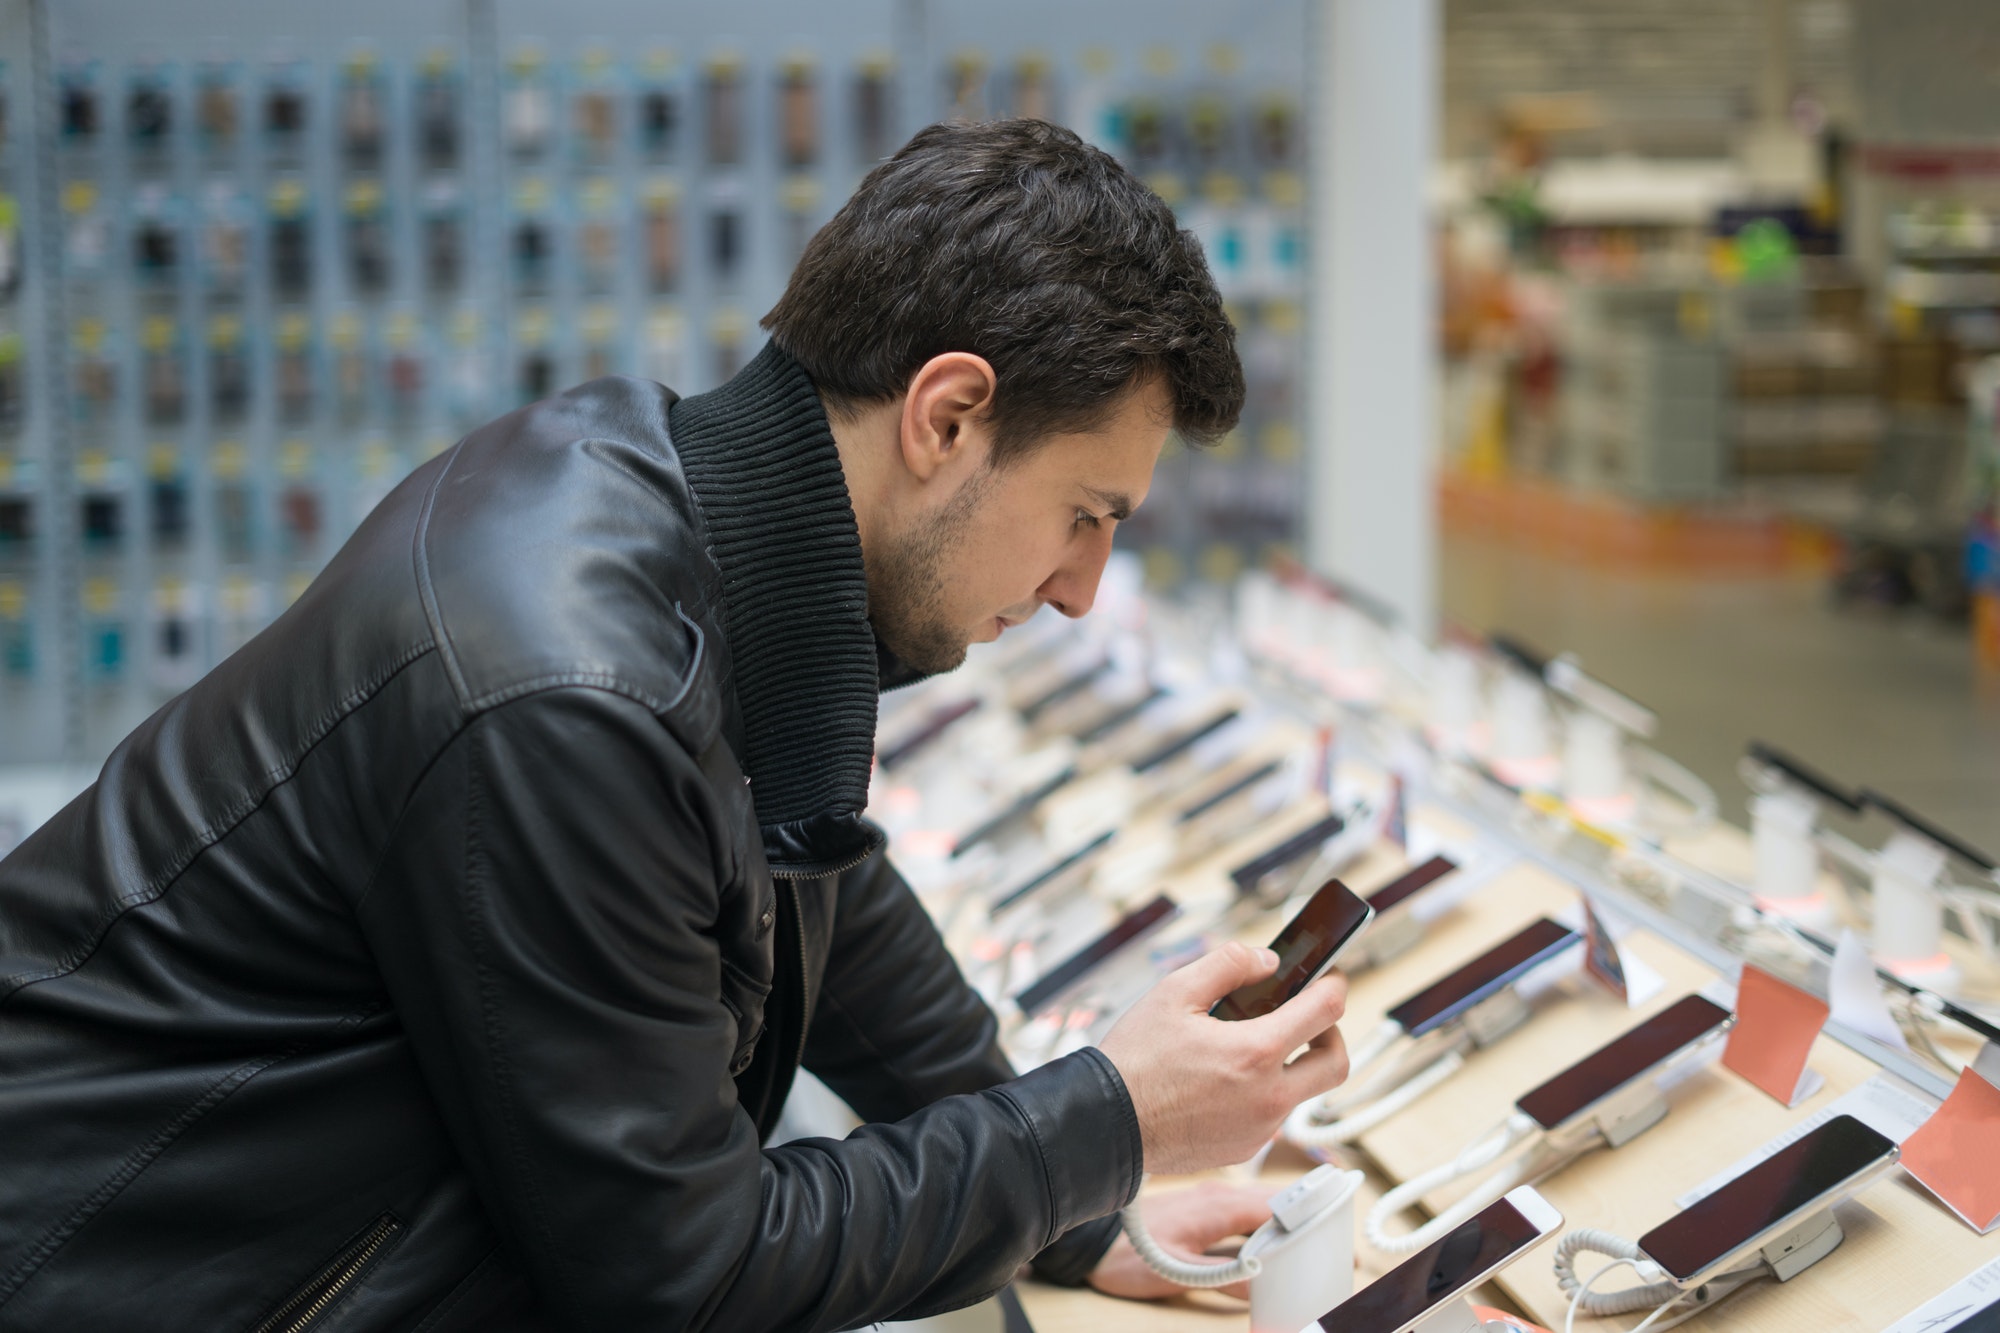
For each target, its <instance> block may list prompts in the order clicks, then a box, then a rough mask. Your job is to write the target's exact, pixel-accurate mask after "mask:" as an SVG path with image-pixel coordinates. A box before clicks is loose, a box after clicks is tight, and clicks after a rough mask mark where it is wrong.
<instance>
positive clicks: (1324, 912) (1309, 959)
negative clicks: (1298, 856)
mask: <svg viewBox="0 0 2000 1333" xmlns="http://www.w3.org/2000/svg"><path fill="white" fill-rule="evenodd" d="M1374 918H1375V909H1374V908H1372V907H1370V906H1369V905H1368V904H1367V903H1365V902H1363V901H1362V900H1361V899H1360V898H1359V897H1358V896H1357V895H1356V894H1355V893H1354V891H1353V890H1352V889H1350V888H1348V887H1347V886H1346V885H1345V884H1342V883H1341V882H1340V881H1339V880H1337V879H1330V880H1328V881H1327V882H1326V883H1324V884H1322V885H1320V887H1319V892H1317V893H1315V894H1313V896H1312V897H1311V898H1310V899H1308V900H1307V902H1306V905H1305V906H1304V907H1302V908H1300V909H1299V914H1298V915H1297V916H1295V917H1293V918H1292V919H1291V920H1290V921H1289V922H1287V923H1286V924H1285V928H1284V929H1283V930H1281V931H1279V932H1278V938H1276V939H1274V940H1272V941H1271V952H1273V953H1275V954H1277V955H1278V970H1277V971H1276V972H1273V973H1272V974H1271V975H1270V976H1268V977H1266V978H1264V980H1262V981H1253V982H1251V983H1250V984H1249V985H1247V986H1239V987H1238V988H1237V989H1235V990H1233V991H1231V992H1229V994H1227V995H1225V996H1223V997H1222V998H1221V999H1219V1000H1217V1001H1216V1002H1215V1007H1214V1008H1212V1009H1210V1010H1209V1011H1208V1012H1209V1013H1210V1014H1212V1015H1214V1016H1215V1017H1216V1018H1227V1019H1239V1018H1259V1017H1261V1016H1263V1015H1265V1014H1268V1013H1270V1012H1271V1011H1272V1010H1273V1009H1276V1008H1277V1007H1278V1006H1279V1005H1281V1004H1283V1003H1284V1002H1285V1001H1286V1000H1289V999H1291V998H1292V997H1293V996H1294V995H1297V994H1298V993H1299V992H1300V991H1302V990H1304V989H1305V988H1306V987H1307V986H1310V985H1311V984H1312V983H1313V982H1314V981H1316V980H1318V979H1319V978H1320V977H1322V976H1325V975H1326V971H1327V969H1328V968H1330V967H1332V966H1333V963H1334V960H1335V959H1336V958H1338V957H1340V951H1341V950H1342V949H1344V948H1346V947H1347V946H1348V944H1349V943H1351V942H1352V941H1353V940H1354V937H1355V936H1357V935H1359V934H1360V933H1361V930H1362V927H1364V926H1366V925H1367V924H1368V923H1369V922H1370V921H1372V920H1374Z"/></svg>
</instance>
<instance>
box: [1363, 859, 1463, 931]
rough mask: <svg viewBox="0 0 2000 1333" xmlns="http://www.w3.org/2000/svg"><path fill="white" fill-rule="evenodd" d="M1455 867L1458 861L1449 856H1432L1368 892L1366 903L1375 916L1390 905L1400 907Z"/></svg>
mask: <svg viewBox="0 0 2000 1333" xmlns="http://www.w3.org/2000/svg"><path fill="white" fill-rule="evenodd" d="M1456 869H1458V862H1456V861H1454V860H1452V859H1451V858H1450V857H1449V856H1433V857H1432V858H1431V859H1430V860H1428V861H1426V862H1424V863H1423V864H1422V865H1420V866H1417V867H1415V868H1414V869H1411V870H1406V871H1404V872H1403V873H1402V874H1401V875H1398V876H1397V877H1396V878H1395V879H1392V880H1390V881H1389V882H1388V883H1387V884H1384V885H1383V886H1382V887H1381V888H1379V889H1377V890H1375V892H1373V893H1371V894H1369V895H1368V905H1369V906H1370V907H1372V908H1374V909H1375V914H1376V915H1377V916H1380V915H1381V914H1382V913H1384V912H1386V911H1388V910H1389V909H1390V908H1392V907H1401V906H1402V905H1403V904H1404V903H1406V902H1408V901H1409V900H1410V899H1412V898H1414V897H1416V896H1417V895H1418V894H1419V893H1421V892H1423V891H1424V890H1425V889H1428V888H1429V887H1430V886H1431V885H1433V884H1435V883H1437V882H1438V881H1439V880H1441V879H1443V878H1444V877H1445V876H1446V875H1449V874H1450V873H1451V872H1452V871H1454V870H1456Z"/></svg>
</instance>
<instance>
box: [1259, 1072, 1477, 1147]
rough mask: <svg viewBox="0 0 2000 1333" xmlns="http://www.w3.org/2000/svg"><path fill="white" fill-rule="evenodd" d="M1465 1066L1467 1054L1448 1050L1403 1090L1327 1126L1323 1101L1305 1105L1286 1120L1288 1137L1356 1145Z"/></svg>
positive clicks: (1305, 1142) (1305, 1143) (1303, 1142)
mask: <svg viewBox="0 0 2000 1333" xmlns="http://www.w3.org/2000/svg"><path fill="white" fill-rule="evenodd" d="M1464 1064H1465V1057H1464V1056H1463V1055H1461V1054H1460V1053H1459V1052H1457V1051H1447V1052H1445V1053H1444V1055H1442V1056H1440V1057H1439V1058H1438V1059H1437V1060H1434V1061H1433V1062H1431V1064H1430V1065H1429V1066H1427V1067H1426V1068H1425V1069H1424V1070H1423V1072H1421V1073H1419V1074H1418V1075H1417V1076H1416V1077H1414V1078H1412V1079H1410V1080H1409V1081H1408V1082H1406V1083H1404V1084H1402V1085H1401V1086H1400V1087H1398V1088H1396V1089H1394V1090H1393V1091H1391V1092H1387V1093H1384V1094H1383V1095H1382V1096H1380V1097H1378V1098H1376V1099H1375V1100H1374V1101H1372V1102H1368V1103H1366V1104H1364V1105H1363V1106H1362V1107H1361V1109H1359V1110H1357V1111H1353V1112H1351V1113H1349V1114H1347V1115H1344V1116H1342V1117H1341V1118H1340V1119H1338V1120H1335V1121H1333V1122H1332V1123H1330V1124H1328V1123H1323V1122H1321V1120H1320V1119H1319V1115H1320V1113H1321V1107H1320V1101H1319V1099H1317V1098H1315V1099H1314V1100H1312V1101H1309V1102H1305V1103H1302V1104H1301V1105H1299V1106H1297V1107H1295V1108H1294V1109H1293V1111H1292V1113H1291V1114H1290V1115H1289V1116H1287V1117H1285V1129H1284V1134H1285V1138H1286V1139H1288V1140H1290V1141H1291V1142H1292V1143H1294V1144H1296V1145H1298V1146H1299V1147H1301V1148H1332V1147H1336V1146H1338V1145H1340V1144H1343V1143H1352V1142H1353V1141H1354V1140H1355V1139H1357V1138H1359V1137H1360V1136H1361V1135H1363V1134H1366V1133H1367V1132H1368V1131H1369V1130H1371V1129H1373V1128H1375V1127H1376V1126H1377V1125H1379V1124H1381V1123H1382V1122H1383V1121H1385V1120H1387V1119H1388V1118H1389V1117H1390V1116H1393V1115H1395V1114H1396V1113H1397V1112H1399V1111H1401V1110H1402V1109H1403V1108H1404V1107H1406V1106H1408V1105H1409V1104H1410V1103H1411V1102H1414V1101H1416V1100H1417V1098H1419V1097H1421V1096H1423V1095H1424V1094H1425V1093H1427V1092H1429V1091H1430V1090H1431V1089H1432V1088H1434V1087H1436V1086H1437V1085H1438V1084H1440V1083H1442V1082H1444V1081H1445V1080H1446V1079H1448V1078H1450V1077H1451V1076H1452V1075H1453V1074H1456V1073H1457V1072H1458V1071H1459V1069H1460V1067H1461V1066H1463V1065H1464Z"/></svg>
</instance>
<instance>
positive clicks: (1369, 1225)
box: [1362, 1078, 1667, 1255]
mask: <svg viewBox="0 0 2000 1333" xmlns="http://www.w3.org/2000/svg"><path fill="white" fill-rule="evenodd" d="M1666 1114H1667V1099H1666V1098H1665V1097H1664V1096H1663V1095H1662V1094H1661V1092H1660V1090H1659V1086H1658V1084H1657V1083H1656V1082H1655V1081H1654V1080H1653V1079H1651V1078H1642V1079H1639V1080H1636V1081H1635V1082H1634V1083H1633V1084H1632V1085H1631V1086H1628V1087H1625V1088H1621V1089H1620V1090H1619V1091H1617V1092H1615V1093H1612V1094H1611V1095H1610V1096H1607V1097H1605V1098H1603V1099H1602V1100H1601V1101H1599V1102H1598V1104H1597V1106H1596V1108H1595V1109H1594V1110H1593V1112H1592V1113H1591V1114H1590V1115H1589V1116H1588V1117H1585V1118H1583V1119H1581V1120H1579V1121H1578V1122H1577V1123H1576V1124H1574V1125H1562V1126H1558V1127H1557V1128H1556V1129H1554V1130H1548V1131H1544V1130H1542V1129H1541V1128H1540V1127H1539V1126H1538V1125H1536V1124H1535V1122H1534V1120H1533V1119H1531V1118H1530V1117H1529V1116H1528V1115H1527V1114H1526V1113H1524V1112H1521V1111H1515V1112H1513V1113H1511V1114H1510V1115H1509V1116H1508V1117H1507V1119H1506V1120H1504V1121H1502V1122H1501V1123H1500V1124H1498V1125H1496V1126H1494V1127H1493V1128H1492V1129H1490V1130H1488V1131H1487V1132H1486V1133H1484V1134H1482V1135H1480V1136H1479V1137H1478V1138H1477V1139H1474V1140H1473V1141H1472V1142H1471V1143H1470V1144H1468V1145H1467V1146H1466V1148H1465V1150H1464V1151H1462V1152H1460V1153H1459V1154H1458V1156H1456V1157H1454V1158H1452V1159H1451V1160H1450V1161H1448V1162H1445V1163H1443V1164H1442V1165H1440V1166H1438V1167H1435V1168H1433V1169H1432V1170H1430V1171H1426V1172H1424V1173H1423V1174H1421V1175H1417V1176H1412V1177H1411V1178H1410V1179H1409V1180H1407V1181H1405V1182H1403V1183H1402V1184H1401V1185H1398V1186H1396V1187H1395V1188H1394V1189H1391V1190H1389V1191H1387V1192H1386V1193H1384V1194H1383V1195H1382V1197H1381V1198H1380V1199H1378V1200H1376V1202H1375V1206H1374V1207H1373V1208H1371V1209H1370V1210H1369V1212H1368V1217H1367V1219H1366V1220H1365V1221H1364V1223H1363V1224H1362V1227H1363V1234H1364V1235H1366V1236H1367V1238H1368V1243H1369V1244H1370V1245H1372V1246H1374V1247H1375V1248H1376V1249H1377V1250H1380V1251H1381V1252H1382V1253H1384V1254H1390V1255H1400V1254H1414V1253H1415V1252H1416V1251H1418V1250H1421V1249H1422V1248H1424V1246H1426V1245H1429V1244H1430V1243H1431V1242H1433V1241H1435V1240H1437V1239H1438V1238H1439V1237H1440V1236H1443V1235H1444V1234H1445V1233H1447V1232H1449V1231H1451V1230H1452V1229H1453V1228H1454V1227H1457V1226H1459V1225H1461V1224H1463V1223H1464V1222H1465V1221H1466V1220H1467V1219H1468V1218H1470V1217H1473V1216H1475V1215H1476V1214H1477V1213H1478V1212H1479V1210H1480V1209H1482V1208H1485V1207H1486V1206H1487V1205H1488V1204H1490V1203H1492V1202H1493V1201H1494V1200H1495V1199H1499V1198H1503V1197H1505V1196H1506V1195H1507V1194H1508V1193H1509V1192H1510V1191H1512V1190H1514V1189H1517V1188H1519V1187H1520V1186H1522V1185H1532V1184H1534V1183H1536V1182H1537V1181H1539V1180H1541V1179H1543V1178H1544V1177H1546V1176H1550V1175H1553V1174H1554V1173H1555V1172H1557V1171H1560V1170H1561V1169H1562V1168H1563V1167H1565V1166H1567V1165H1569V1163H1570V1162H1572V1161H1574V1160H1575V1159H1576V1158H1578V1157H1581V1156H1583V1154H1585V1153H1587V1152H1590V1151H1592V1150H1593V1149H1596V1148H1600V1147H1603V1148H1622V1147H1624V1146H1625V1145H1626V1144H1627V1143H1630V1142H1631V1141H1632V1140H1633V1139H1636V1138H1638V1137H1639V1136H1640V1135H1641V1134H1643V1133H1645V1132H1646V1131H1647V1130H1649V1129H1651V1128H1652V1127H1653V1126H1654V1125H1657V1124H1659V1123H1660V1121H1661V1120H1663V1119H1665V1118H1666ZM1523 1142H1526V1143H1527V1144H1528V1147H1527V1148H1526V1149H1525V1150H1523V1151H1522V1152H1520V1153H1518V1154H1516V1155H1515V1156H1514V1157H1513V1158H1512V1159H1511V1160H1506V1161H1505V1164H1504V1165H1501V1166H1499V1168H1498V1169H1497V1170H1495V1171H1494V1172H1493V1173H1492V1174H1491V1175H1489V1176H1488V1177H1487V1178H1486V1179H1485V1180H1483V1181H1481V1182H1480V1183H1479V1184H1478V1185H1475V1186H1474V1187H1473V1188H1472V1189H1471V1190H1470V1191H1469V1192H1468V1193H1467V1194H1466V1196H1465V1197H1464V1198H1463V1199H1460V1200H1459V1201H1458V1202H1457V1203H1455V1204H1453V1205H1452V1206H1451V1207H1449V1208H1447V1209H1445V1210H1444V1211H1443V1212H1441V1213H1439V1214H1438V1215H1437V1216H1436V1217H1434V1218H1432V1219H1431V1220H1430V1221H1428V1222H1426V1223H1424V1224H1423V1225H1422V1226H1420V1227H1418V1228H1416V1229H1415V1230H1413V1231H1409V1232H1406V1233H1404V1234H1402V1235H1393V1234H1391V1233H1390V1231H1389V1221H1390V1219H1391V1218H1393V1217H1395V1216H1396V1215H1397V1214H1398V1213H1400V1212H1402V1211H1403V1210H1404V1209H1405V1208H1408V1207H1411V1206H1412V1205H1414V1204H1415V1203H1416V1202H1417V1201H1418V1200H1420V1199H1422V1198H1423V1197H1424V1195H1426V1194H1429V1193H1430V1192H1431V1191H1432V1190H1435V1189H1439V1188H1442V1187H1443V1186H1445V1185H1448V1184H1450V1183H1451V1182H1452V1181H1454V1180H1462V1179H1464V1178H1465V1177H1466V1176H1469V1175H1472V1174H1474V1173H1475V1172H1478V1171H1482V1170H1484V1169H1486V1168H1487V1167H1491V1166H1494V1164H1495V1163H1499V1162H1502V1160H1503V1159H1506V1158H1507V1155H1508V1154H1509V1153H1510V1152H1512V1151H1513V1149H1514V1148H1515V1147H1517V1146H1518V1145H1520V1144H1521V1143H1523Z"/></svg>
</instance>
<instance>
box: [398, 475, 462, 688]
mask: <svg viewBox="0 0 2000 1333" xmlns="http://www.w3.org/2000/svg"><path fill="white" fill-rule="evenodd" d="M464 447H465V441H463V440H460V441H459V442H458V443H457V444H455V445H453V446H452V448H451V452H450V453H448V454H447V455H446V456H445V460H444V466H443V467H441V468H439V469H438V474H437V476H435V477H433V478H432V479H431V484H430V486H429V487H428V488H427V489H426V490H425V491H424V503H423V505H422V507H421V508H420V509H418V511H417V521H416V523H415V525H414V530H413V531H412V533H411V535H410V562H411V565H412V567H413V570H414V572H415V574H416V578H417V600H418V601H419V602H420V603H421V604H422V606H423V608H424V619H425V621H426V622H428V623H429V625H430V627H431V637H432V638H433V639H435V640H436V641H437V644H438V657H439V660H440V661H442V662H443V663H444V671H445V677H446V679H448V680H450V681H451V688H452V690H453V692H454V693H456V694H457V695H458V699H459V702H460V703H461V704H463V703H464V702H465V700H466V698H467V696H468V695H470V694H471V692H472V691H471V689H470V687H468V686H467V685H466V683H465V673H464V672H463V671H461V670H460V669H459V665H458V652H457V650H456V649H455V648H454V647H453V646H452V642H451V632H450V631H449V630H447V629H446V628H445V623H444V611H443V609H442V608H441V607H440V606H439V605H438V599H437V587H436V585H435V584H434V583H433V582H432V581H431V562H430V557H429V556H427V555H426V554H425V553H424V540H425V538H427V537H428V536H429V535H430V530H431V514H432V512H433V511H434V510H435V509H436V508H437V496H438V491H439V490H441V489H442V488H443V487H444V479H445V478H446V477H448V476H450V475H451V469H452V465H453V464H454V463H456V462H457V461H458V455H459V451H460V450H461V449H463V448H464Z"/></svg>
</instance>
